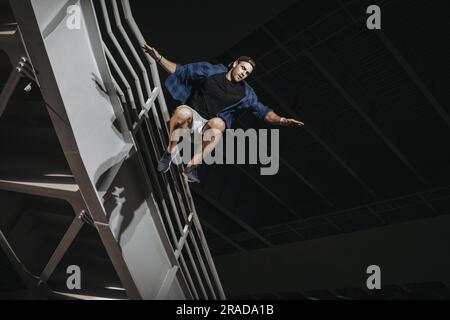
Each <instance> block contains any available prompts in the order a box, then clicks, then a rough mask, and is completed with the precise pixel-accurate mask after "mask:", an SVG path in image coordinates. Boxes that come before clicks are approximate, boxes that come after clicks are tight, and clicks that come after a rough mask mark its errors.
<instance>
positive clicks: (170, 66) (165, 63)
mask: <svg viewBox="0 0 450 320" xmlns="http://www.w3.org/2000/svg"><path fill="white" fill-rule="evenodd" d="M142 48H143V49H144V50H145V52H147V53H148V54H149V55H150V56H151V57H152V58H153V59H155V61H156V62H158V63H159V64H160V65H161V67H163V68H164V70H166V71H167V72H168V73H170V74H172V73H174V72H175V70H176V69H177V64H176V63H174V62H172V61H170V60H168V59H166V58H164V57H163V56H162V55H161V54H160V53H159V52H158V51H156V49H155V48H152V47H150V46H149V45H148V44H144V45H143V46H142Z"/></svg>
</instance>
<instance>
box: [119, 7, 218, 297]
mask: <svg viewBox="0 0 450 320" xmlns="http://www.w3.org/2000/svg"><path fill="white" fill-rule="evenodd" d="M122 6H123V8H124V14H125V19H126V21H127V22H128V24H129V26H130V28H131V29H132V30H133V32H134V34H135V36H136V38H137V39H138V41H139V42H140V43H141V44H143V43H144V42H145V40H144V38H143V36H142V34H141V32H140V30H139V28H138V27H137V24H136V23H135V21H134V18H133V16H132V13H131V8H130V5H129V1H128V0H122ZM146 58H147V60H148V62H149V63H150V68H151V73H152V78H153V80H154V83H155V85H156V86H158V87H160V86H161V84H160V80H159V74H158V70H157V67H156V64H155V61H154V60H153V59H151V57H149V56H148V55H146ZM158 101H159V103H160V107H161V110H162V113H163V116H164V118H165V121H166V123H167V122H168V121H169V120H170V117H169V114H168V111H167V106H166V104H165V100H164V96H163V95H162V93H161V94H160V95H158ZM166 123H165V128H166V132H167V126H166ZM150 137H151V135H150ZM172 177H173V176H172ZM173 179H174V181H175V177H173ZM181 180H182V181H183V179H181ZM182 186H183V187H184V188H183V189H184V192H185V193H186V198H187V201H188V204H191V209H192V211H193V213H194V217H196V212H195V206H194V205H193V201H192V197H191V195H190V192H189V190H188V191H186V188H187V189H188V186H186V185H185V184H182ZM175 187H176V185H175ZM188 192H189V193H188ZM177 195H179V193H178V192H177ZM169 197H172V195H171V193H170V192H169ZM180 205H183V207H184V204H183V201H180ZM182 211H183V214H184V215H185V219H186V218H187V216H186V210H182ZM176 217H178V215H176ZM194 221H198V218H197V219H194ZM196 229H197V232H199V230H200V234H199V236H200V238H201V239H202V238H203V239H204V236H203V237H202V235H203V234H202V233H201V226H200V225H199V226H198V227H197V228H196ZM195 241H196V240H195V238H193V243H194V245H195V246H196V247H197V244H196V242H195ZM202 242H203V241H202ZM202 246H203V249H204V251H205V254H206V256H207V257H208V256H209V257H211V256H210V252H209V249H208V248H207V247H206V243H202ZM186 247H187V248H189V246H188V245H187V246H186ZM209 262H210V264H211V263H212V259H210V261H209ZM211 267H212V269H213V274H214V276H215V278H216V282H217V284H218V286H219V287H220V290H221V291H222V293H223V290H222V288H221V285H220V281H219V280H218V276H217V272H216V271H215V267H214V266H213V265H212V266H211ZM206 275H207V274H206ZM223 297H224V295H223Z"/></svg>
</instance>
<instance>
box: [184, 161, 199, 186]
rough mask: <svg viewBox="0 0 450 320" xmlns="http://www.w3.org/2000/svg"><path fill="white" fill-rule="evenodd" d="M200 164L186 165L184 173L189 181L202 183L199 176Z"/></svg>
mask: <svg viewBox="0 0 450 320" xmlns="http://www.w3.org/2000/svg"><path fill="white" fill-rule="evenodd" d="M197 169H198V165H193V166H190V167H186V168H184V170H183V175H184V176H185V177H186V178H187V180H188V182H195V183H200V179H199V178H198V170H197Z"/></svg>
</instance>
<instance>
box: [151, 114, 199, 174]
mask: <svg viewBox="0 0 450 320" xmlns="http://www.w3.org/2000/svg"><path fill="white" fill-rule="evenodd" d="M191 124H192V111H191V109H190V108H189V107H188V106H184V105H182V106H179V107H178V108H176V109H175V111H174V113H173V115H172V118H170V122H169V144H168V145H167V149H166V150H165V152H164V154H163V156H162V158H161V160H159V163H158V171H160V172H167V171H168V170H169V169H170V165H171V163H172V152H173V150H174V148H175V147H176V145H177V144H178V141H179V138H180V137H179V136H176V135H177V131H176V130H177V129H187V128H189V127H190V126H191Z"/></svg>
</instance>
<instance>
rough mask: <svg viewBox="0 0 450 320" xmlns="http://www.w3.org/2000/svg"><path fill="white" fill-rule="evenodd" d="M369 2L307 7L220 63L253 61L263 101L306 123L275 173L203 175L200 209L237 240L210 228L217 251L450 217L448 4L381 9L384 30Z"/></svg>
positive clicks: (293, 134) (297, 7) (288, 137)
mask: <svg viewBox="0 0 450 320" xmlns="http://www.w3.org/2000/svg"><path fill="white" fill-rule="evenodd" d="M369 4H373V1H370V2H369V1H340V0H339V1H334V0H333V1H331V0H330V1H320V2H317V1H298V2H297V3H296V4H294V5H293V6H291V7H289V8H288V9H287V10H285V11H283V12H282V13H281V14H280V15H278V16H277V17H275V18H273V19H271V20H270V21H268V22H267V23H265V24H263V25H262V26H260V28H258V29H257V30H255V31H254V32H253V33H251V34H250V35H249V36H247V37H246V38H244V39H243V40H241V41H240V42H239V43H237V44H236V45H234V46H233V47H232V48H230V49H228V50H226V51H225V52H224V53H223V54H222V55H220V56H218V57H217V59H216V61H218V62H221V63H227V62H228V61H231V60H233V57H236V56H239V55H241V54H246V55H251V56H253V57H255V59H256V60H257V63H258V67H257V69H256V71H255V74H254V75H252V79H250V83H251V84H252V85H253V87H254V88H255V90H256V92H257V93H258V95H259V98H260V100H262V101H263V102H264V103H265V104H267V105H269V106H270V107H272V108H274V110H275V111H277V112H279V113H280V114H282V115H288V116H292V117H298V118H300V119H302V120H304V122H305V123H306V126H305V127H304V128H301V129H298V128H295V129H292V128H282V131H281V151H280V171H279V173H278V174H277V175H276V176H260V175H259V174H258V168H257V167H255V166H233V167H230V166H216V167H211V166H209V167H206V166H205V167H204V168H203V172H202V174H203V180H204V182H203V183H202V184H201V185H200V186H199V187H198V188H195V190H196V191H197V192H196V194H197V203H198V207H199V211H200V213H201V216H202V218H203V219H204V220H205V221H207V222H208V224H211V225H212V226H213V227H215V228H217V229H219V230H221V231H222V232H223V235H226V236H227V238H225V237H223V236H222V237H219V236H217V234H214V233H212V232H208V237H209V239H210V244H211V246H212V248H213V250H214V252H215V253H216V254H225V253H230V252H235V251H236V250H238V249H237V247H238V246H239V247H242V248H244V249H255V248H260V247H265V246H266V244H264V242H263V241H261V240H262V239H264V240H267V241H269V242H271V243H274V244H281V243H287V242H292V241H299V240H300V241H302V240H307V239H311V238H317V237H326V236H329V235H332V234H337V233H343V232H351V231H355V230H361V229H366V228H373V227H379V226H383V225H386V224H393V223H399V222H403V221H409V220H414V219H422V218H426V217H430V216H435V215H438V214H448V213H450V210H449V204H450V199H449V197H450V188H449V181H450V179H449V178H450V150H449V148H448V147H447V146H448V144H449V141H450V139H449V138H450V130H449V126H450V118H449V111H450V108H449V103H450V96H449V93H448V90H446V88H447V81H446V78H447V75H448V71H450V70H449V69H450V63H449V62H448V59H447V57H448V56H449V53H450V49H449V47H448V46H447V47H445V46H443V45H442V40H443V38H442V35H443V34H445V33H446V32H447V34H448V31H450V22H449V20H448V19H447V18H446V15H445V12H447V11H448V10H447V11H446V9H448V7H449V4H448V2H447V1H436V2H434V4H433V6H429V5H428V3H427V2H426V1H422V0H414V1H408V5H407V6H405V1H400V0H397V1H396V0H391V1H377V4H378V5H379V6H380V7H381V10H382V30H380V31H371V30H368V29H367V28H366V17H367V16H368V15H367V14H366V13H365V8H367V6H368V5H369ZM242 125H243V126H244V127H249V126H255V125H256V126H259V127H263V125H262V124H259V123H257V122H255V121H254V120H253V119H251V118H250V117H245V118H244V119H242ZM230 217H233V219H230ZM245 229H246V230H245ZM256 235H258V236H256ZM261 238H262V239H261Z"/></svg>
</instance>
